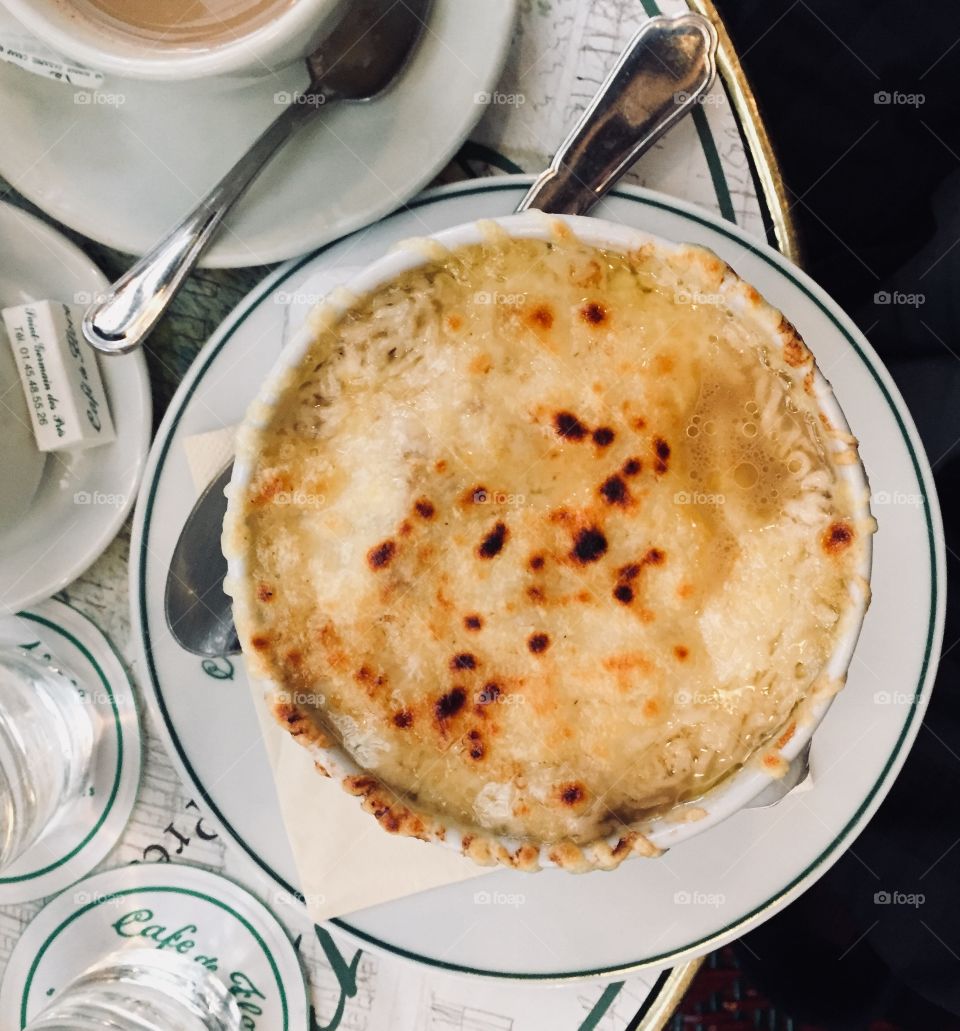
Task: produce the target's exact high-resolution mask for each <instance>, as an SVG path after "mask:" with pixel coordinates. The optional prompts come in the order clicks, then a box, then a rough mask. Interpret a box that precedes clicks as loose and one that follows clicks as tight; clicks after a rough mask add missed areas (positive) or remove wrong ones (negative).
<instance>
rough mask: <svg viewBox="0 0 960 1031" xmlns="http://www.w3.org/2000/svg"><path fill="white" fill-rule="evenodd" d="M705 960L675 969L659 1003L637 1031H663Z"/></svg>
mask: <svg viewBox="0 0 960 1031" xmlns="http://www.w3.org/2000/svg"><path fill="white" fill-rule="evenodd" d="M705 958H706V957H705V956H698V957H697V958H696V959H691V960H690V962H689V963H684V964H683V965H682V966H677V967H674V968H673V970H672V971H671V972H670V976H669V977H668V978H667V980H666V983H665V984H664V986H663V989H662V990H661V992H660V994H659V995H658V996H657V1001H656V1002H655V1003H654V1004H653V1005H652V1006H651V1007H650V1009H649V1010H647V1012H646V1013H645V1014H644V1016H643V1019H642V1020H641V1021H640V1023H639V1024H638V1025H637V1031H662V1029H663V1028H664V1027H665V1026H666V1025H667V1022H668V1021H669V1020H670V1018H671V1017H672V1016H673V1014H674V1012H675V1011H676V1008H677V1006H678V1005H679V1004H680V1001H681V1000H682V999H683V997H684V995H686V994H687V989H688V988H689V987H690V985H691V983H692V981H693V979H694V978H695V977H696V976H697V972H698V971H699V969H700V967H701V966H702V965H703V962H704V959H705Z"/></svg>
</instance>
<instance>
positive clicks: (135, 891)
mask: <svg viewBox="0 0 960 1031" xmlns="http://www.w3.org/2000/svg"><path fill="white" fill-rule="evenodd" d="M150 892H166V893H169V894H173V895H189V896H190V897H191V898H196V899H202V900H203V901H204V902H210V903H212V904H213V905H214V906H218V907H219V908H220V909H223V910H225V911H226V912H227V913H229V914H230V915H231V916H232V917H235V918H236V919H237V920H239V921H240V923H241V924H243V926H244V927H245V928H246V929H247V930H248V931H249V932H250V934H251V936H252V937H253V938H254V939H255V940H256V943H257V944H258V945H259V946H260V949H261V950H262V952H263V954H264V955H265V956H266V957H267V962H268V963H269V964H270V969H271V970H272V971H273V977H274V980H275V981H276V982H277V989H278V991H279V992H280V1006H281V1008H282V1010H283V1028H284V1031H287V1029H288V1028H289V1026H290V1013H289V1009H288V1007H287V993H286V992H285V991H284V989H283V978H281V976H280V968H279V967H278V966H277V961H276V960H275V959H274V958H273V953H272V952H271V951H270V949H269V948H268V947H267V943H266V942H265V941H264V940H263V938H262V937H261V936H260V932H259V931H258V930H257V929H256V928H255V927H254V926H253V924H251V923H250V921H249V920H247V918H246V917H244V916H241V915H240V914H239V913H238V912H237V911H236V910H235V909H233V908H232V907H231V906H228V905H227V903H226V902H224V901H222V900H221V899H217V898H214V897H213V896H212V895H206V894H205V893H204V892H202V891H195V890H194V889H192V888H178V887H176V886H174V885H172V884H157V885H151V886H147V887H144V888H123V889H122V890H120V891H113V892H111V893H110V894H109V895H104V896H103V897H102V898H97V899H94V900H93V902H88V903H87V905H85V906H83V907H81V908H80V909H77V910H74V912H72V913H71V914H70V915H69V916H68V917H67V918H66V919H65V920H64V921H63V922H62V923H61V924H60V925H59V926H58V927H56V928H55V929H54V930H53V931H51V932H50V934H49V935H47V938H46V941H44V943H43V944H42V945H41V946H40V948H39V950H38V952H37V954H36V956H34V958H33V962H32V963H31V964H30V970H29V971H28V972H27V979H26V981H25V982H24V985H23V995H22V996H21V999H20V1027H21V1028H24V1027H26V1026H27V996H28V995H29V994H30V986H31V985H32V984H33V978H34V976H35V974H36V972H37V967H38V966H39V965H40V961H41V960H42V959H43V957H44V954H45V953H46V951H47V949H48V948H50V946H51V945H52V944H53V942H54V941H55V939H56V938H58V937H59V935H60V934H61V933H62V932H63V931H64V930H65V929H66V928H67V927H68V926H69V925H70V924H72V923H73V921H74V920H76V919H77V918H78V917H81V916H83V914H84V913H87V912H89V911H90V910H91V909H96V907H97V906H101V905H103V904H104V903H106V902H110V901H112V900H113V899H119V898H122V897H123V896H124V895H146V894H149V893H150ZM274 919H276V918H275V917H274Z"/></svg>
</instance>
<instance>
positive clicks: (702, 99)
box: [673, 90, 727, 107]
mask: <svg viewBox="0 0 960 1031" xmlns="http://www.w3.org/2000/svg"><path fill="white" fill-rule="evenodd" d="M673 102H674V103H675V104H677V105H678V106H682V105H683V104H689V103H694V104H700V105H701V106H702V107H719V106H720V105H721V104H725V103H726V102H727V98H726V95H725V94H723V93H688V92H687V91H686V90H677V92H676V93H674V95H673Z"/></svg>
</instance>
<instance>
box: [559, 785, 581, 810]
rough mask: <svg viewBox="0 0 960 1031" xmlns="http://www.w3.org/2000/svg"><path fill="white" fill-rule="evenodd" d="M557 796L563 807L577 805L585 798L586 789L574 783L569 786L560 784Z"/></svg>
mask: <svg viewBox="0 0 960 1031" xmlns="http://www.w3.org/2000/svg"><path fill="white" fill-rule="evenodd" d="M558 794H559V795H560V801H561V802H563V804H564V805H569V806H574V805H579V804H580V803H581V802H582V801H583V800H584V799H585V798H586V797H587V791H586V788H584V786H583V785H582V784H578V783H577V782H576V781H574V782H572V783H570V784H561V785H560V787H559V788H558Z"/></svg>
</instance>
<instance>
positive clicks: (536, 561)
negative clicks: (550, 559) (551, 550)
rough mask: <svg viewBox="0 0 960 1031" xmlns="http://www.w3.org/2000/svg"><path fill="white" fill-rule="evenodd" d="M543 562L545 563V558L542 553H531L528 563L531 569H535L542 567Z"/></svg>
mask: <svg viewBox="0 0 960 1031" xmlns="http://www.w3.org/2000/svg"><path fill="white" fill-rule="evenodd" d="M545 563H546V559H545V558H544V557H543V555H531V556H530V562H529V565H530V568H531V569H534V570H536V569H543V567H544V564H545Z"/></svg>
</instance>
